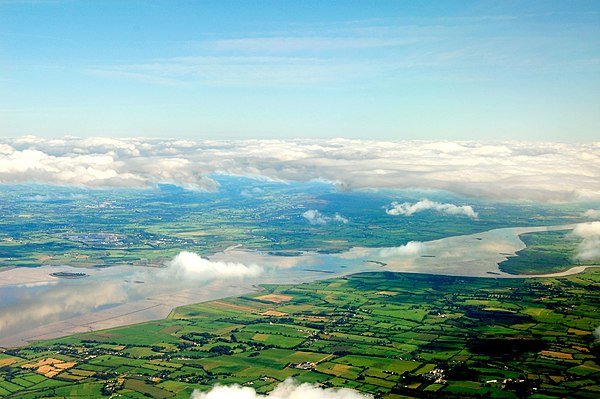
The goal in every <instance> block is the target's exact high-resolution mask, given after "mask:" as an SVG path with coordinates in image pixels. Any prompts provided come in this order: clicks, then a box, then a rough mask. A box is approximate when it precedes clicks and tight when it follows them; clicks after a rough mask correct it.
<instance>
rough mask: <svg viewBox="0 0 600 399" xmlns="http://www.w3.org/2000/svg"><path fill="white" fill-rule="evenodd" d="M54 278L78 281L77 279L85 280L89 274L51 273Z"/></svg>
mask: <svg viewBox="0 0 600 399" xmlns="http://www.w3.org/2000/svg"><path fill="white" fill-rule="evenodd" d="M50 275H51V276H52V277H56V278H68V279H76V278H85V277H88V276H89V274H86V273H79V272H77V273H76V272H54V273H50Z"/></svg>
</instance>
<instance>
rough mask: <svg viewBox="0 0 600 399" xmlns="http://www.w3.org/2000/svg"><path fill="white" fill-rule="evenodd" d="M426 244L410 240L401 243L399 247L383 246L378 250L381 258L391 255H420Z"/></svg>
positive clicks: (402, 256)
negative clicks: (403, 243) (404, 243)
mask: <svg viewBox="0 0 600 399" xmlns="http://www.w3.org/2000/svg"><path fill="white" fill-rule="evenodd" d="M426 248H427V246H426V245H425V244H424V243H422V242H419V241H410V242H408V243H407V244H406V245H401V246H399V247H391V248H384V249H382V250H381V251H379V256H381V257H382V258H391V257H401V258H404V257H409V258H410V257H415V256H420V255H421V254H423V253H424V252H425V249H426Z"/></svg>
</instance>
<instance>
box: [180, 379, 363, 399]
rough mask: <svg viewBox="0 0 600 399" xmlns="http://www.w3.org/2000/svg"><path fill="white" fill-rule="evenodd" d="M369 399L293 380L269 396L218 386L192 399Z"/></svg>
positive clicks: (343, 389)
mask: <svg viewBox="0 0 600 399" xmlns="http://www.w3.org/2000/svg"><path fill="white" fill-rule="evenodd" d="M260 398H269V399H369V398H372V396H370V395H362V394H360V393H358V392H357V391H355V390H353V389H348V388H341V389H333V388H319V387H318V386H317V385H314V384H306V383H305V384H297V383H295V382H294V381H293V380H292V379H291V378H288V379H286V380H285V381H284V382H282V383H281V384H279V385H278V386H277V387H276V388H275V389H274V390H273V391H272V392H270V393H268V394H267V395H260V394H258V393H256V391H255V390H254V389H253V388H249V387H242V386H239V385H231V386H223V385H217V386H215V387H214V388H212V389H211V390H210V391H208V392H200V391H197V390H195V391H194V392H193V393H192V396H191V397H190V399H260Z"/></svg>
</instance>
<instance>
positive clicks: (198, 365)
mask: <svg viewBox="0 0 600 399" xmlns="http://www.w3.org/2000/svg"><path fill="white" fill-rule="evenodd" d="M599 289H600V272H599V271H597V270H596V271H595V270H588V271H586V272H585V273H583V274H580V275H574V276H569V277H563V278H553V279H527V280H505V279H498V280H495V279H478V278H464V277H463V278H460V277H444V276H432V275H418V274H401V273H370V274H361V275H354V276H350V277H347V278H339V279H333V280H325V281H320V282H315V283H309V284H306V283H305V284H300V285H295V286H265V287H264V290H263V291H262V292H260V293H256V294H252V295H246V296H243V297H235V298H228V299H224V300H219V301H213V302H208V303H202V304H197V305H191V306H185V307H181V308H178V309H176V310H175V311H173V312H172V314H171V315H170V317H169V318H168V319H166V320H162V321H156V322H150V323H143V324H138V325H132V326H127V327H121V328H116V329H111V330H105V331H98V332H94V333H87V334H79V335H76V336H71V337H66V338H62V339H57V340H52V341H43V342H38V343H35V344H32V345H30V346H28V347H25V348H19V349H12V350H5V351H4V352H3V353H0V370H1V374H0V375H1V377H0V396H2V397H6V398H23V399H33V398H43V397H58V398H60V397H65V398H66V397H73V398H98V397H102V396H106V397H108V396H111V395H113V396H114V395H118V396H120V397H123V398H142V397H156V398H186V399H187V398H189V396H190V394H191V392H192V390H193V389H201V390H206V389H209V388H210V387H211V386H212V385H214V384H216V383H220V384H233V383H237V384H242V385H248V386H252V387H253V388H254V389H256V390H257V391H258V392H268V391H270V390H271V389H273V387H274V386H275V385H277V384H278V383H279V382H280V381H283V380H284V379H286V378H287V377H293V378H295V379H296V380H298V381H303V382H304V381H306V382H313V383H319V384H322V385H323V386H345V387H352V388H355V389H358V390H359V391H361V392H365V393H371V394H373V395H374V396H375V397H376V398H390V399H392V398H394V399H395V398H402V397H415V398H431V397H443V398H452V397H457V398H458V397H461V398H463V397H498V398H521V397H531V398H553V397H555V398H561V397H569V398H596V397H597V395H598V386H600V345H599V344H598V343H597V342H595V338H594V335H593V334H592V332H593V331H594V330H595V329H596V328H597V327H598V326H600V315H599V314H598V312H597V298H598V294H597V292H598V290H599ZM44 367H45V368H44ZM46 368H47V369H46Z"/></svg>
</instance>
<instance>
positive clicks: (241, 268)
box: [158, 251, 263, 280]
mask: <svg viewBox="0 0 600 399" xmlns="http://www.w3.org/2000/svg"><path fill="white" fill-rule="evenodd" d="M262 272H263V268H262V267H260V266H257V265H254V264H252V265H248V266H246V265H244V264H242V263H234V262H213V261H210V260H208V259H204V258H202V257H201V256H199V255H197V254H195V253H192V252H187V251H183V252H180V253H179V254H178V255H177V256H175V258H173V259H172V260H171V261H169V262H167V264H166V268H164V269H162V270H160V272H159V273H158V275H159V277H162V278H165V279H169V280H212V279H218V278H242V277H256V276H258V275H260V274H261V273H262Z"/></svg>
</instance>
